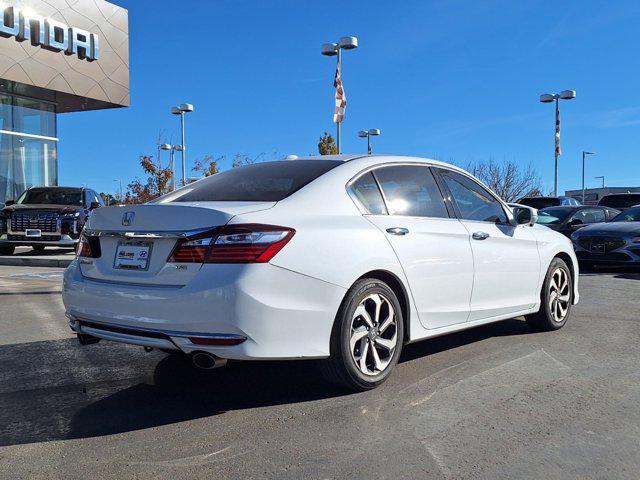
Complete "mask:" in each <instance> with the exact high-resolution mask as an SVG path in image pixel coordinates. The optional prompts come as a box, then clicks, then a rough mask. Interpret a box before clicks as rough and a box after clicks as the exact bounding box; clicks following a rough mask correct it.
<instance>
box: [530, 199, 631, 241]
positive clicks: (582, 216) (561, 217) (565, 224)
mask: <svg viewBox="0 0 640 480" xmlns="http://www.w3.org/2000/svg"><path fill="white" fill-rule="evenodd" d="M619 213H620V210H615V209H613V208H607V207H598V206H593V207H590V206H587V205H580V206H579V207H547V208H543V209H541V210H538V223H540V224H542V225H545V226H547V227H549V228H551V229H552V230H555V231H556V232H560V233H562V234H563V235H565V236H567V237H571V234H572V233H573V232H575V231H576V230H578V229H579V228H582V227H585V226H587V225H591V224H593V223H601V222H608V221H609V220H611V219H612V218H613V217H615V216H616V215H618V214H619Z"/></svg>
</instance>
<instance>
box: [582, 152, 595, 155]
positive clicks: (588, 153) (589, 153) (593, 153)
mask: <svg viewBox="0 0 640 480" xmlns="http://www.w3.org/2000/svg"><path fill="white" fill-rule="evenodd" d="M582 153H584V154H585V155H595V154H596V152H582Z"/></svg>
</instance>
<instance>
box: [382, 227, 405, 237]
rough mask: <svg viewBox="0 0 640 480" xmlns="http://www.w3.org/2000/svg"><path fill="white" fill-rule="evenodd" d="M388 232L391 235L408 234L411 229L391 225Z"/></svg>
mask: <svg viewBox="0 0 640 480" xmlns="http://www.w3.org/2000/svg"><path fill="white" fill-rule="evenodd" d="M387 233H390V234H391V235H406V234H407V233H409V229H407V228H404V227H391V228H387Z"/></svg>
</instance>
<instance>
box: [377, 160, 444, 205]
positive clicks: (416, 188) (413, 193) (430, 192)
mask: <svg viewBox="0 0 640 480" xmlns="http://www.w3.org/2000/svg"><path fill="white" fill-rule="evenodd" d="M374 174H375V176H376V178H377V180H378V182H379V183H380V187H381V188H382V191H383V193H384V196H385V200H386V203H387V209H388V210H389V215H406V216H411V217H436V218H448V217H449V214H448V213H447V208H446V207H445V205H444V200H443V198H442V194H441V193H440V189H439V188H438V185H437V184H436V181H435V179H434V178H433V174H432V173H431V170H429V168H428V167H426V166H424V167H422V166H419V165H397V166H392V167H381V168H378V169H377V170H375V171H374Z"/></svg>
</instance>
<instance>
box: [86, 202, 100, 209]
mask: <svg viewBox="0 0 640 480" xmlns="http://www.w3.org/2000/svg"><path fill="white" fill-rule="evenodd" d="M101 206H102V205H100V204H99V203H98V202H91V205H89V210H93V209H94V208H100V207H101Z"/></svg>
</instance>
